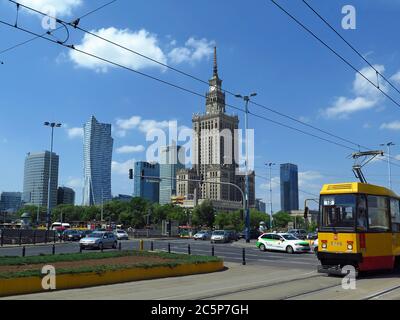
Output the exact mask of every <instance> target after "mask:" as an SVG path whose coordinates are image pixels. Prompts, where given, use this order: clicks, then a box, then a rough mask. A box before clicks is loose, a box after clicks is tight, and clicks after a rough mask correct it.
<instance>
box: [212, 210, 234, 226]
mask: <svg viewBox="0 0 400 320" xmlns="http://www.w3.org/2000/svg"><path fill="white" fill-rule="evenodd" d="M232 216H233V213H229V212H219V213H217V215H216V216H215V221H214V224H215V225H216V226H218V228H219V229H224V228H225V227H227V226H229V227H233V223H232Z"/></svg>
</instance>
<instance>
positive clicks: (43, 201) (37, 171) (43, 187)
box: [22, 151, 59, 209]
mask: <svg viewBox="0 0 400 320" xmlns="http://www.w3.org/2000/svg"><path fill="white" fill-rule="evenodd" d="M51 163H52V165H51V166H52V168H51V182H50V209H51V208H54V207H55V206H56V205H57V187H58V165H59V156H58V155H57V154H55V153H54V152H53V154H52V161H51ZM49 167H50V152H49V151H45V152H38V153H28V155H27V157H26V159H25V173H24V192H23V196H22V198H23V202H24V203H27V204H33V205H37V206H43V207H47V198H48V182H49Z"/></svg>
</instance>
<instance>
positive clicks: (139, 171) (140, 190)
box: [134, 161, 160, 202]
mask: <svg viewBox="0 0 400 320" xmlns="http://www.w3.org/2000/svg"><path fill="white" fill-rule="evenodd" d="M134 175H135V176H134V196H135V197H140V198H143V199H146V200H149V201H151V202H159V193H160V192H159V191H160V190H159V189H160V183H159V182H158V181H157V180H150V179H148V178H147V179H146V178H144V179H142V178H141V176H146V177H155V178H159V177H160V165H159V164H158V163H148V162H144V161H139V162H135V167H134Z"/></svg>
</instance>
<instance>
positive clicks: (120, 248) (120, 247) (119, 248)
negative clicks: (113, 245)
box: [118, 242, 122, 251]
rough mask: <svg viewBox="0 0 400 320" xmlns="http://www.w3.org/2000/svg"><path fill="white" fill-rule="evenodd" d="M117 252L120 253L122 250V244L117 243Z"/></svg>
mask: <svg viewBox="0 0 400 320" xmlns="http://www.w3.org/2000/svg"><path fill="white" fill-rule="evenodd" d="M118 250H119V251H121V250H122V243H121V242H120V243H118Z"/></svg>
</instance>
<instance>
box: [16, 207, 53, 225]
mask: <svg viewBox="0 0 400 320" xmlns="http://www.w3.org/2000/svg"><path fill="white" fill-rule="evenodd" d="M38 208H39V220H40V221H46V215H47V209H46V208H45V207H38V206H35V205H25V206H23V207H22V208H20V209H19V210H18V212H17V216H18V217H21V216H22V215H23V214H24V213H30V215H31V217H32V221H36V217H37V212H38Z"/></svg>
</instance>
